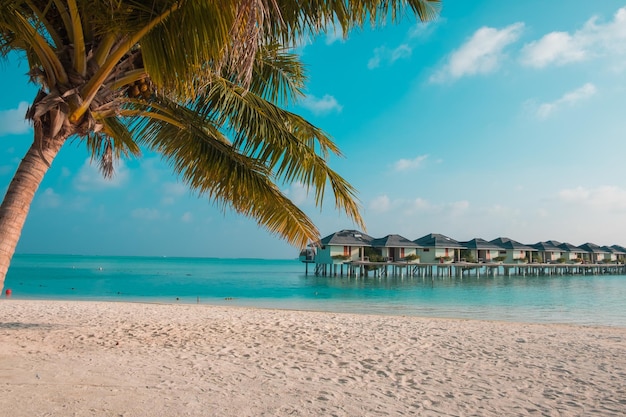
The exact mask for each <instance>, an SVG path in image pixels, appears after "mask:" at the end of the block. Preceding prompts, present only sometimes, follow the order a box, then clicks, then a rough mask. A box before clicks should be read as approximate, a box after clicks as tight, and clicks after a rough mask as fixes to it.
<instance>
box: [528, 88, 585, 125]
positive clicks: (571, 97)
mask: <svg viewBox="0 0 626 417" xmlns="http://www.w3.org/2000/svg"><path fill="white" fill-rule="evenodd" d="M596 92H597V89H596V86H595V85H593V84H591V83H587V84H585V85H583V86H582V87H580V88H578V89H576V90H574V91H570V92H568V93H566V94H564V95H563V96H562V97H561V98H559V99H557V100H555V101H553V102H550V103H542V104H540V105H539V107H538V108H537V117H539V118H540V119H546V118H548V117H550V116H551V115H552V114H553V113H554V112H555V111H557V110H559V109H560V108H561V107H563V106H573V105H575V104H576V103H578V102H580V101H581V100H586V99H588V98H590V97H592V96H593V95H595V94H596Z"/></svg>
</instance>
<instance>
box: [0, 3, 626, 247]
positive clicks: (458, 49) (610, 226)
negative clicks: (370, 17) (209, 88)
mask: <svg viewBox="0 0 626 417" xmlns="http://www.w3.org/2000/svg"><path fill="white" fill-rule="evenodd" d="M300 53H301V54H302V58H303V60H304V62H305V63H306V65H307V69H308V74H309V82H308V84H307V86H308V88H307V94H308V95H307V97H306V99H304V100H303V101H302V102H301V103H300V105H299V106H298V107H297V108H294V110H295V111H297V112H298V113H300V114H302V115H303V116H305V117H306V118H307V119H309V120H310V121H312V122H313V123H315V124H316V125H318V126H319V127H321V128H323V129H324V130H325V131H326V132H328V133H329V134H330V135H331V136H332V137H333V138H334V139H335V141H336V142H337V143H338V144H339V146H340V148H341V149H342V151H343V153H344V157H343V158H333V160H332V161H331V166H332V167H333V168H334V169H335V170H337V171H339V172H340V173H341V174H342V175H343V176H344V177H346V178H347V179H348V180H349V181H350V182H351V183H352V184H353V185H354V186H355V187H356V188H357V189H358V191H359V199H360V201H361V205H362V208H363V215H364V218H365V221H366V225H367V232H368V233H369V234H370V235H373V236H374V237H382V236H384V235H386V234H389V233H398V234H401V235H403V236H405V237H407V238H409V239H416V238H418V237H421V236H423V235H425V234H427V233H431V232H432V233H443V234H446V235H448V236H450V237H452V238H455V239H457V240H469V239H472V238H474V237H481V238H484V239H487V240H491V239H493V238H496V237H499V236H506V237H509V238H512V239H515V240H518V241H521V242H524V243H535V242H538V241H542V240H548V239H555V240H560V241H567V242H570V243H573V244H576V245H578V244H582V243H585V242H593V243H596V244H599V245H611V244H621V245H626V164H625V163H624V161H625V160H626V116H625V111H626V110H625V109H626V1H624V0H622V1H611V0H605V1H601V2H590V1H579V0H570V1H564V0H555V1H549V2H546V1H541V0H531V1H525V2H503V1H501V0H500V1H496V0H477V1H472V2H467V1H462V0H444V1H443V8H442V13H441V16H440V17H439V19H437V20H436V21H434V22H431V23H428V24H416V23H415V20H414V19H411V18H409V17H407V18H405V19H403V20H402V22H400V23H399V24H396V25H387V26H385V27H383V28H377V29H370V28H366V29H363V30H359V31H355V32H353V33H351V34H350V35H349V37H348V38H347V39H342V38H341V37H339V36H336V34H334V33H329V34H327V35H326V36H320V37H318V38H316V39H314V40H312V41H311V42H309V43H307V44H305V45H304V46H302V48H301V49H300ZM0 71H1V72H2V75H3V77H2V81H1V85H2V86H3V94H2V95H0V142H1V145H0V187H2V188H3V190H5V189H6V187H7V185H8V183H9V181H10V179H11V177H12V175H13V173H14V171H15V169H16V168H17V164H18V162H19V160H20V158H21V157H22V156H23V154H24V153H25V152H26V149H27V148H28V146H29V145H30V142H31V141H32V129H31V128H30V127H29V126H28V125H26V124H25V123H24V122H23V120H22V119H23V115H24V113H25V111H26V106H27V103H28V102H30V101H31V100H32V98H33V97H34V94H35V89H34V87H33V86H32V85H28V84H27V79H26V77H25V75H24V74H25V72H26V71H27V69H26V66H25V65H24V63H20V62H17V61H15V60H14V61H12V62H10V63H6V64H2V65H1V66H0ZM285 192H287V193H288V194H289V196H290V197H291V198H292V199H293V200H294V201H295V202H296V203H297V204H298V205H299V206H300V207H302V208H303V209H304V210H305V211H306V212H307V213H308V214H310V216H311V217H312V218H313V219H314V220H315V222H316V224H317V225H318V227H319V228H320V231H321V233H322V235H323V236H324V235H327V234H330V233H332V232H334V231H336V230H339V229H344V228H352V227H354V225H353V224H352V223H351V222H350V221H348V220H347V219H346V218H345V217H343V216H341V215H340V214H338V212H337V211H336V210H335V209H334V204H333V201H331V200H332V199H330V198H327V202H326V204H325V206H324V207H323V210H322V211H321V212H320V210H319V209H316V208H315V206H314V205H313V202H312V198H310V197H308V196H307V195H306V193H304V191H303V189H302V187H300V186H299V185H298V184H291V185H286V186H285ZM328 197H330V195H329V196H328ZM242 242H245V243H243V244H242ZM242 247H243V248H245V249H243V250H242ZM18 253H71V254H100V255H156V256H161V255H166V256H215V257H230V256H239V257H267V258H291V257H294V256H297V250H296V249H295V248H292V247H291V246H289V245H287V244H286V243H284V242H283V241H281V240H280V239H279V238H277V237H275V236H273V235H271V234H270V233H269V232H267V231H266V230H264V229H262V228H261V229H260V228H258V227H257V225H256V223H255V222H254V221H253V220H250V219H246V218H244V217H241V216H238V215H237V214H234V213H231V212H226V213H224V212H222V211H221V210H220V209H218V208H216V207H215V206H214V205H212V204H211V203H210V202H208V201H207V199H206V198H202V197H198V196H196V195H193V194H192V193H190V192H188V191H187V190H186V188H185V187H184V186H183V185H182V184H180V183H179V182H177V180H176V178H175V177H173V176H172V175H171V173H170V170H169V168H168V167H167V165H166V164H164V163H162V162H161V161H160V159H159V158H158V156H156V155H152V154H148V153H145V154H144V155H143V157H142V158H141V159H133V160H125V161H123V162H122V164H121V165H120V166H119V167H118V170H117V174H116V176H115V178H114V179H113V180H112V181H105V180H103V179H102V178H101V177H100V176H99V174H98V172H97V169H96V168H95V167H94V166H91V165H90V163H89V159H88V155H87V153H86V150H85V149H84V147H82V146H81V145H80V143H78V142H73V143H68V144H67V145H66V146H65V148H64V149H63V150H62V151H61V153H60V155H59V157H58V158H57V159H56V160H55V161H54V163H53V165H52V168H51V169H50V171H49V173H48V175H47V177H46V178H45V179H44V182H43V184H42V185H41V187H40V189H39V192H38V194H37V196H36V197H35V201H34V202H33V206H32V208H31V212H30V214H29V218H28V220H27V223H26V226H25V228H24V231H23V234H22V238H21V241H20V243H19V245H18Z"/></svg>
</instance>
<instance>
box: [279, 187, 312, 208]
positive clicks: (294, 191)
mask: <svg viewBox="0 0 626 417" xmlns="http://www.w3.org/2000/svg"><path fill="white" fill-rule="evenodd" d="M285 194H286V195H287V196H288V197H289V199H290V200H291V201H292V202H293V203H294V204H295V205H297V206H298V205H301V204H303V203H305V202H306V200H307V198H308V197H309V192H308V191H307V189H306V187H305V186H304V185H303V184H302V183H301V182H298V181H296V182H294V183H292V184H291V185H290V186H289V189H288V190H286V191H285Z"/></svg>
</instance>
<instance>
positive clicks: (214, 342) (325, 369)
mask: <svg viewBox="0 0 626 417" xmlns="http://www.w3.org/2000/svg"><path fill="white" fill-rule="evenodd" d="M624 414H626V328H624V327H614V328H609V327H579V326H569V325H538V324H521V323H506V322H485V321H472V320H447V319H430V318H416V317H395V316H394V317H390V316H367V315H349V314H335V313H313V312H300V311H277V310H260V309H250V308H236V307H215V306H206V305H176V304H174V305H163V304H140V303H137V304H134V303H105V302H67V301H31V300H16V299H3V300H1V301H0V415H2V416H14V417H18V416H28V417H32V416H125V417H129V416H325V415H329V416H331V415H332V416H398V415H420V416H539V415H541V416H590V415H597V416H623V415H624Z"/></svg>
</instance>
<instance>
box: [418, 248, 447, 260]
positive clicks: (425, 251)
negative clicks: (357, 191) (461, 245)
mask: <svg viewBox="0 0 626 417" xmlns="http://www.w3.org/2000/svg"><path fill="white" fill-rule="evenodd" d="M417 255H419V256H420V261H421V262H424V263H437V262H439V260H438V259H437V258H442V257H444V256H449V257H450V258H451V259H453V260H455V256H456V255H455V249H452V248H420V249H418V250H417Z"/></svg>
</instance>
